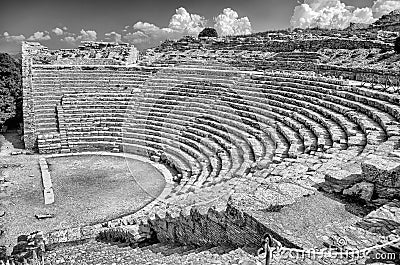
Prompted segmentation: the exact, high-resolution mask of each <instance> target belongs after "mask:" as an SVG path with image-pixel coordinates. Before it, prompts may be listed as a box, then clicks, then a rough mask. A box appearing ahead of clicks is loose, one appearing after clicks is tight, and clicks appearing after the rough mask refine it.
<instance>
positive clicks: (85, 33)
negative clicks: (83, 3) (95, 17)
mask: <svg viewBox="0 0 400 265" xmlns="http://www.w3.org/2000/svg"><path fill="white" fill-rule="evenodd" d="M80 33H81V35H80V36H78V39H79V40H82V41H95V40H97V32H96V31H94V30H84V29H82V30H81V32H80Z"/></svg>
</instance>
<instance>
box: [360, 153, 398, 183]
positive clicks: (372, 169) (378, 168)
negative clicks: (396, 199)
mask: <svg viewBox="0 0 400 265" xmlns="http://www.w3.org/2000/svg"><path fill="white" fill-rule="evenodd" d="M361 169H362V175H363V179H364V180H365V181H368V182H371V183H377V184H379V185H382V186H386V187H391V188H400V159H399V158H395V157H384V156H377V155H369V156H368V157H367V159H366V160H365V161H364V162H363V163H362V164H361Z"/></svg>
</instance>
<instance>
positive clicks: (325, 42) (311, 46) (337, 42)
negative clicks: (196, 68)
mask: <svg viewBox="0 0 400 265" xmlns="http://www.w3.org/2000/svg"><path fill="white" fill-rule="evenodd" d="M194 48H197V49H198V48H205V49H210V50H221V49H226V50H250V51H252V50H258V51H266V52H267V51H268V52H292V51H295V50H301V51H314V52H315V51H318V50H320V49H349V50H353V49H373V48H376V49H383V50H392V49H393V44H389V43H385V42H380V41H375V40H357V39H348V38H322V39H321V38H315V39H303V40H298V39H296V40H267V39H253V38H245V39H243V40H240V39H232V40H231V39H221V40H216V41H213V42H202V41H197V40H194V43H193V42H192V41H189V40H179V41H177V42H168V43H166V44H164V45H161V46H160V47H159V48H158V49H157V50H158V51H168V50H180V51H184V50H190V49H194Z"/></svg>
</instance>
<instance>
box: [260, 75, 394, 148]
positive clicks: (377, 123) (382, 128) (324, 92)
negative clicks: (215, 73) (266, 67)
mask: <svg viewBox="0 0 400 265" xmlns="http://www.w3.org/2000/svg"><path fill="white" fill-rule="evenodd" d="M261 79H264V80H263V81H262V82H263V83H265V84H266V86H265V88H266V89H267V91H268V92H271V93H275V94H280V95H282V96H284V97H286V98H299V99H301V100H307V101H309V102H310V103H312V102H315V99H318V102H319V104H320V105H323V106H324V107H327V108H330V109H333V110H335V111H336V112H339V113H341V114H342V115H344V116H345V117H346V118H347V119H348V120H350V121H352V122H354V123H355V124H357V125H358V126H359V128H360V129H361V130H362V131H363V133H364V134H367V135H368V139H370V140H369V141H368V143H370V144H373V143H375V144H378V143H380V142H382V141H384V140H385V139H386V138H387V137H388V136H390V135H387V133H386V132H387V129H388V128H391V127H390V126H392V125H394V124H397V122H396V120H395V119H394V117H393V116H391V115H390V114H388V113H385V112H383V111H381V110H379V109H377V108H375V107H371V106H370V105H368V104H364V103H363V102H364V101H363V100H366V99H365V98H364V99H362V98H360V97H357V98H355V97H352V96H350V95H349V94H344V93H343V92H342V91H340V90H335V89H328V88H323V87H322V86H316V85H319V84H314V85H312V84H310V85H303V84H297V83H294V81H293V80H291V81H290V80H288V79H284V80H282V79H279V80H276V79H274V80H269V79H268V78H265V77H261ZM287 92H290V93H287ZM285 93H286V94H285ZM296 94H297V96H296ZM299 95H301V96H299ZM349 97H350V98H351V99H352V100H349V99H347V98H349ZM372 106H374V105H372ZM350 135H351V134H350ZM368 139H367V140H368Z"/></svg>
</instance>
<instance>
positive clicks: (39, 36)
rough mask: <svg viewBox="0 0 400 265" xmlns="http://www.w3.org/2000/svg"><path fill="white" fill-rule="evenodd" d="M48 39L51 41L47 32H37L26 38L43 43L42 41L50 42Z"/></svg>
mask: <svg viewBox="0 0 400 265" xmlns="http://www.w3.org/2000/svg"><path fill="white" fill-rule="evenodd" d="M50 39H51V37H50V35H49V33H48V32H47V31H46V32H43V31H37V32H35V33H33V35H32V36H30V37H29V38H28V40H31V41H43V40H50Z"/></svg>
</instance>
